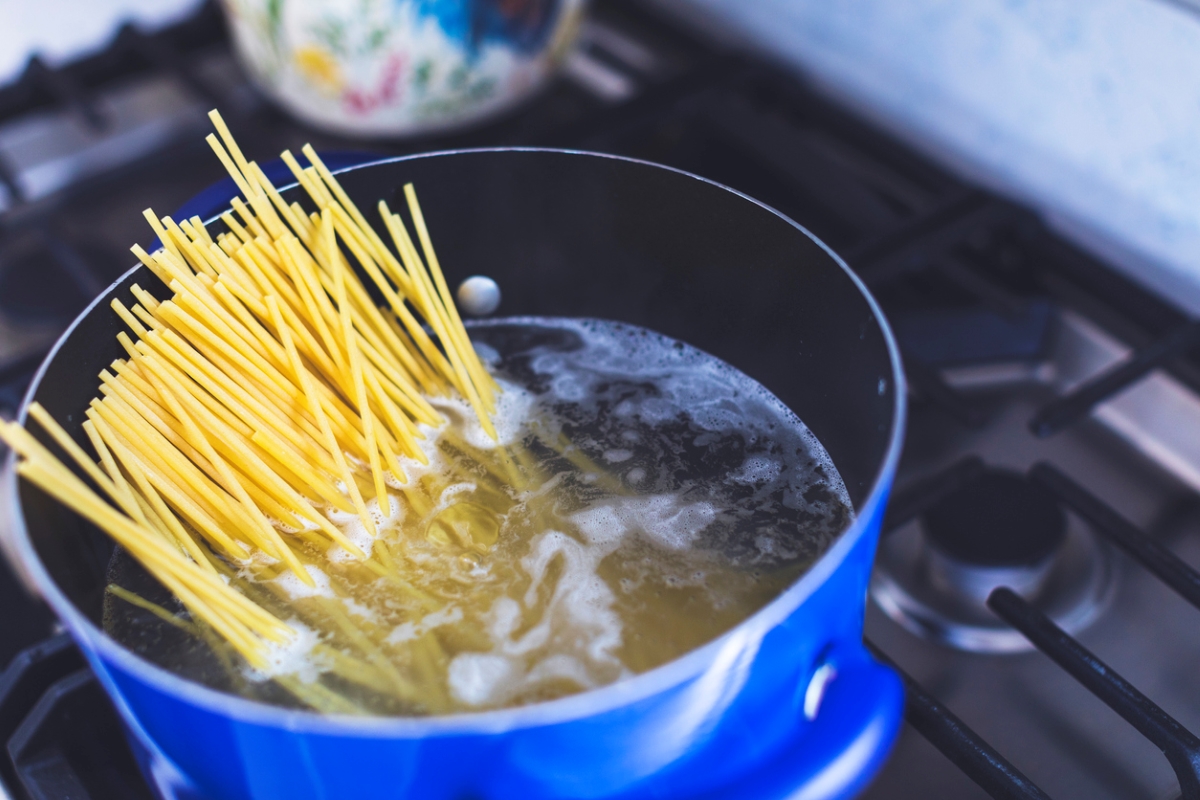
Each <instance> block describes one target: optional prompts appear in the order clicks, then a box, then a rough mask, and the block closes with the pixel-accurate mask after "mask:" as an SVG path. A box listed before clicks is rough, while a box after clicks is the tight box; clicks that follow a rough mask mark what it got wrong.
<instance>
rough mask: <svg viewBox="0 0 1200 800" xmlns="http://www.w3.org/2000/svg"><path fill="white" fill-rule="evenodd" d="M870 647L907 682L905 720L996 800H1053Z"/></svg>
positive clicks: (872, 651)
mask: <svg viewBox="0 0 1200 800" xmlns="http://www.w3.org/2000/svg"><path fill="white" fill-rule="evenodd" d="M866 645H867V648H868V649H869V650H870V651H871V653H872V654H873V655H874V656H875V658H877V659H878V660H879V661H882V662H883V663H885V664H887V665H888V666H890V667H891V668H892V669H894V670H896V672H898V673H900V677H901V678H902V679H903V680H904V696H905V703H904V719H905V720H906V721H907V722H908V724H909V725H911V726H912V727H913V729H914V730H916V731H917V732H918V733H920V734H921V735H922V736H924V737H925V738H926V739H928V740H929V743H930V744H932V745H933V746H934V747H936V748H937V749H938V750H939V751H941V753H942V755H944V756H945V757H946V758H948V759H950V761H951V762H952V763H953V764H954V766H956V767H958V768H959V769H961V770H962V771H963V773H964V774H965V775H966V776H967V777H968V778H970V779H971V780H973V781H975V782H976V783H977V784H979V786H980V788H982V789H983V790H984V791H985V792H987V793H988V794H989V795H991V796H992V797H994V798H996V800H1050V796H1049V795H1047V794H1046V793H1045V792H1044V791H1042V789H1041V788H1040V787H1039V786H1038V785H1037V784H1036V783H1034V782H1033V781H1031V780H1030V779H1029V778H1027V777H1025V775H1024V774H1023V773H1022V772H1021V771H1020V770H1019V769H1017V768H1016V767H1014V766H1013V765H1012V764H1011V763H1009V762H1008V760H1007V759H1005V758H1004V756H1002V755H1000V754H999V753H998V752H996V750H995V749H994V748H993V747H992V746H991V745H990V744H988V743H987V742H986V741H984V740H983V739H982V738H981V737H980V736H979V734H977V733H976V732H975V731H973V730H971V728H970V727H968V726H967V725H966V723H964V722H963V721H962V720H961V719H959V718H958V717H957V716H955V715H954V713H953V712H951V711H950V709H948V708H946V707H945V706H944V705H942V704H941V703H940V702H938V700H937V698H935V697H934V696H933V695H931V694H929V693H928V692H926V691H925V689H924V688H923V687H922V686H921V684H919V683H917V682H916V681H915V680H913V679H912V677H911V676H910V675H909V674H908V673H906V672H905V671H904V670H902V669H900V667H898V666H897V665H896V663H895V662H893V661H892V660H891V659H890V658H888V657H887V656H886V655H884V654H883V653H882V652H881V651H880V650H879V649H878V648H877V647H875V645H874V644H872V643H871V642H869V641H868V642H866Z"/></svg>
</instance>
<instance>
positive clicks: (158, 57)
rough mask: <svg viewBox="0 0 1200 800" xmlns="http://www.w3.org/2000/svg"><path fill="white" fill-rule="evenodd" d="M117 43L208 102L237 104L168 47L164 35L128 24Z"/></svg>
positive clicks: (224, 106)
mask: <svg viewBox="0 0 1200 800" xmlns="http://www.w3.org/2000/svg"><path fill="white" fill-rule="evenodd" d="M116 46H117V47H118V48H123V49H125V50H126V51H128V52H132V53H136V54H137V55H139V56H141V57H142V58H143V59H145V60H146V61H147V62H148V63H149V64H150V65H152V66H153V68H154V69H155V71H158V72H162V73H166V74H168V75H172V76H174V77H175V79H176V80H177V81H179V84H180V85H181V86H183V88H185V89H187V90H188V91H189V92H191V93H192V94H193V95H194V96H195V97H196V98H197V99H199V100H202V101H203V102H204V103H205V104H206V105H209V106H220V107H222V108H229V109H233V108H234V104H232V103H227V102H226V98H225V97H223V96H222V94H221V93H220V92H218V91H217V90H216V88H215V87H213V86H211V85H210V84H209V83H208V82H207V81H205V80H204V79H202V78H201V77H200V76H199V75H198V74H197V73H196V71H195V70H194V69H192V66H191V61H190V60H189V59H186V58H184V57H182V56H181V55H180V52H179V50H177V49H176V48H173V47H170V46H168V44H167V43H166V42H165V41H164V40H163V38H162V37H161V36H158V35H154V34H147V33H144V32H143V31H141V30H138V28H137V27H136V26H134V25H130V24H126V25H125V26H123V27H122V28H121V30H120V32H119V33H118V34H117V41H116Z"/></svg>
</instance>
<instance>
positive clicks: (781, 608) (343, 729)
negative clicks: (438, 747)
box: [0, 147, 908, 738]
mask: <svg viewBox="0 0 1200 800" xmlns="http://www.w3.org/2000/svg"><path fill="white" fill-rule="evenodd" d="M504 152H520V153H555V154H560V155H570V156H585V157H592V158H603V159H612V160H615V161H623V162H627V163H631V164H638V165H642V166H646V167H651V168H654V169H663V170H667V171H669V172H675V173H678V174H679V175H683V176H685V177H688V178H691V179H693V180H697V181H700V182H702V183H706V184H709V185H710V186H714V187H716V188H718V189H723V190H725V191H727V192H730V193H731V194H734V195H737V196H738V197H740V198H742V199H743V200H746V201H748V202H750V203H753V204H754V205H756V206H759V207H760V208H762V209H763V210H764V211H767V212H768V213H771V214H774V215H775V216H777V217H779V218H780V219H782V220H784V221H785V222H787V223H788V224H790V225H792V226H793V227H795V228H796V229H797V230H799V231H800V232H801V233H803V234H804V235H805V236H807V237H808V238H809V239H811V240H812V241H813V242H814V243H816V244H817V245H818V246H819V247H820V248H821V249H822V250H824V251H825V253H826V254H827V255H828V256H829V257H830V258H832V259H833V261H834V263H835V264H837V265H838V266H839V267H841V269H842V270H843V271H844V272H845V273H846V276H847V277H848V278H849V279H850V280H851V281H852V282H853V283H854V285H855V287H857V289H858V291H859V292H860V293H861V294H862V296H863V298H864V299H865V300H866V302H867V305H868V307H869V308H870V309H871V313H872V314H873V315H874V316H875V319H876V321H877V322H878V324H879V327H880V330H881V331H882V333H883V338H884V342H885V344H886V346H887V350H888V355H889V359H890V362H891V367H892V381H893V385H894V392H895V402H894V404H893V408H892V430H891V433H890V435H889V437H888V446H887V451H886V453H885V455H884V458H883V461H882V463H881V464H880V467H879V470H878V471H877V472H876V475H875V479H874V481H873V483H872V485H871V491H870V493H869V494H868V495H867V499H866V501H865V502H864V503H863V505H862V508H860V509H858V510H857V513H856V516H855V519H854V522H853V523H852V524H851V525H850V527H849V528H847V529H846V530H845V531H843V532H842V534H841V535H840V536H839V537H838V539H837V541H836V542H834V544H833V546H832V547H830V548H829V549H828V550H826V551H825V553H824V554H823V555H822V556H821V557H820V558H819V559H818V560H817V562H816V563H815V564H814V565H813V566H812V567H811V568H810V569H809V570H808V571H807V572H805V573H804V574H803V575H802V576H801V577H800V578H799V579H798V580H797V581H796V582H795V583H793V584H792V585H791V586H789V587H788V588H787V589H785V590H784V591H783V592H781V593H780V594H779V596H777V597H776V598H775V599H774V600H772V601H771V602H770V603H768V604H767V605H765V606H763V607H762V608H761V609H759V610H758V611H756V612H755V613H754V614H752V615H751V616H749V617H747V618H746V619H744V620H743V621H742V622H740V623H739V624H738V625H736V626H734V627H733V628H731V629H730V630H728V631H726V632H725V633H723V634H722V635H720V636H718V637H717V638H716V639H714V640H712V641H711V642H708V643H707V644H705V645H702V646H700V647H698V648H696V649H694V650H690V651H688V652H687V653H684V654H683V655H682V656H679V657H678V658H676V659H674V660H672V661H668V662H667V663H666V664H663V665H661V666H659V667H655V668H654V669H651V670H648V671H647V672H643V673H641V674H639V675H635V676H633V677H631V678H626V679H623V680H619V681H617V682H615V683H611V684H608V685H606V686H601V687H598V688H596V689H590V690H587V691H584V692H580V693H578V694H573V695H569V696H567V697H562V698H558V699H556V700H548V701H543V702H540V703H533V704H530V705H526V706H516V707H510V708H500V709H491V710H483V711H472V712H459V713H455V714H444V715H435V716H428V717H359V716H349V715H337V714H320V713H316V712H312V711H304V710H299V709H289V708H284V707H282V706H273V705H268V704H266V703H261V702H258V701H255V700H248V699H245V698H242V697H238V696H236V695H232V694H227V693H225V692H220V691H218V690H216V689H211V688H209V687H207V686H203V685H202V684H199V683H195V682H193V681H190V680H187V679H185V678H181V677H179V676H177V675H175V674H174V673H172V672H170V671H168V670H166V669H164V668H162V667H160V666H158V665H156V664H153V663H151V662H150V661H147V660H146V659H144V658H142V657H141V656H139V655H137V654H135V653H133V652H132V651H130V650H127V649H126V648H124V647H123V646H121V645H120V644H118V643H117V642H116V641H115V640H114V639H112V638H110V637H109V636H108V635H107V634H105V633H104V632H103V631H102V630H100V629H99V628H98V627H96V625H94V624H93V623H92V622H91V620H89V619H88V618H87V616H86V615H84V614H83V613H82V612H81V611H79V609H77V608H76V607H75V606H74V604H72V603H71V601H70V600H68V599H67V598H66V596H65V595H64V594H63V593H62V591H61V590H60V589H59V588H58V586H57V585H56V584H55V583H54V581H53V580H52V579H51V578H50V575H49V573H47V571H46V569H45V567H44V566H43V565H42V563H41V560H40V559H39V558H38V556H37V551H36V550H35V549H34V547H33V543H32V542H31V541H30V539H29V532H28V530H27V529H26V527H25V517H24V514H23V513H22V511H21V505H20V498H19V494H18V491H17V486H18V479H17V475H16V470H15V469H14V468H13V467H14V465H15V458H16V456H15V454H14V453H10V454H9V457H8V462H7V465H6V466H7V469H6V470H5V471H4V481H5V485H4V486H3V487H0V491H4V492H5V493H6V494H7V495H8V498H7V499H8V502H9V507H10V508H11V509H13V511H12V514H13V523H14V530H13V545H14V549H15V551H16V553H17V555H18V556H19V557H20V558H21V560H22V562H23V566H24V567H25V568H26V569H27V570H28V572H29V574H30V576H31V578H32V579H33V582H34V584H35V585H36V587H37V589H38V591H40V592H41V593H42V596H43V597H44V598H45V600H46V601H47V602H48V603H49V604H50V606H51V608H53V609H54V612H55V613H56V614H57V615H58V616H59V619H60V620H62V622H63V624H64V625H65V626H66V628H67V629H68V630H69V631H70V633H71V634H72V636H73V637H75V638H76V639H77V640H83V641H84V642H86V643H87V645H88V647H90V648H91V649H92V651H93V652H94V653H95V654H96V655H97V656H98V657H100V658H101V659H102V660H104V661H107V662H108V663H111V664H113V665H114V666H116V667H118V668H119V669H121V670H124V671H125V672H127V673H129V674H130V675H132V676H133V677H135V678H137V679H138V680H140V681H142V682H144V683H146V684H149V685H150V686H151V687H153V688H154V689H156V690H158V691H161V692H163V693H165V694H169V695H173V696H175V697H177V698H179V699H181V700H184V701H186V702H188V703H190V704H192V705H194V706H197V707H199V708H201V709H204V710H206V711H209V712H211V713H214V714H218V715H221V716H225V717H228V718H232V719H236V720H238V721H240V722H244V723H250V724H256V725H262V726H267V727H272V728H279V729H283V730H288V731H290V732H295V733H303V734H315V735H339V736H347V735H348V736H357V737H366V738H423V737H429V736H448V735H464V734H488V733H501V732H506V731H511V730H518V729H524V728H535V727H541V726H546V725H552V724H558V723H563V722H569V721H572V720H576V719H582V718H586V717H592V716H596V715H598V714H602V713H605V712H608V711H612V710H615V709H618V708H621V707H623V706H627V705H630V704H632V703H636V702H638V701H639V700H644V699H646V698H649V697H652V696H654V695H657V694H661V693H663V692H665V691H666V690H668V689H671V688H673V687H676V686H681V685H683V684H685V683H686V682H688V681H689V680H691V679H694V678H696V677H698V676H699V675H701V674H703V672H704V668H705V667H706V666H708V665H710V664H712V663H714V662H715V661H717V660H718V659H717V655H718V654H719V653H720V652H721V651H722V650H723V649H725V648H726V647H735V648H738V649H740V648H742V647H744V646H745V644H746V642H747V641H750V642H753V641H757V640H759V639H761V638H762V637H763V636H765V634H766V633H767V632H768V631H770V630H771V629H773V628H775V627H776V626H777V625H778V624H779V623H780V622H782V621H783V620H784V619H786V618H787V617H788V616H790V615H791V614H792V612H793V611H795V610H796V609H797V608H799V607H800V605H801V604H802V603H803V602H804V601H805V600H806V599H807V598H808V597H809V596H810V595H812V594H813V593H814V592H815V591H816V589H817V588H818V587H819V586H821V585H822V584H823V583H824V582H825V581H826V580H827V579H828V578H829V577H830V576H831V575H832V574H833V573H834V572H835V571H836V570H837V568H838V567H840V566H841V564H842V562H843V561H845V559H846V557H847V555H848V554H849V553H850V551H851V550H852V549H853V548H854V545H855V544H856V543H857V541H858V539H859V538H860V537H861V536H863V535H864V533H865V531H866V529H867V527H868V525H869V524H870V522H871V521H872V520H873V519H874V518H875V516H876V515H877V514H880V513H881V512H882V508H881V506H882V505H883V503H884V502H885V500H886V496H887V494H888V491H889V489H890V488H891V484H892V479H893V477H894V476H895V472H896V466H897V464H898V462H899V459H900V450H901V447H902V445H903V441H904V427H905V421H906V413H907V407H908V402H907V392H906V383H905V378H904V371H903V366H902V363H901V360H900V351H899V348H898V347H897V345H896V340H895V337H894V335H893V333H892V329H891V326H890V325H889V324H888V322H887V318H886V317H884V315H883V311H882V310H881V309H880V307H879V304H878V303H877V302H876V300H875V298H874V297H873V296H872V295H871V293H870V291H869V290H868V289H867V287H866V285H865V284H864V283H863V282H862V280H861V279H859V277H858V276H857V275H855V274H854V271H853V270H851V269H850V267H849V266H847V264H846V262H845V261H843V260H842V258H841V257H840V256H838V255H837V254H836V253H834V252H833V250H831V249H830V248H829V247H828V246H827V245H826V244H825V243H824V242H822V241H821V240H820V239H818V238H817V237H816V236H814V235H813V234H812V233H811V232H810V231H809V230H808V229H807V228H805V227H804V226H803V225H801V224H800V223H798V222H796V221H795V220H793V219H791V218H789V217H788V216H787V215H785V214H783V213H781V212H779V211H778V210H776V209H774V208H771V207H770V206H768V205H766V204H765V203H762V202H760V201H758V200H755V199H754V198H753V197H750V196H748V195H746V194H744V193H743V192H739V191H737V190H736V189H732V188H730V187H728V186H725V185H724V184H721V183H717V182H716V181H713V180H709V179H708V178H704V177H701V176H699V175H695V174H693V173H691V172H687V171H685V170H681V169H676V168H674V167H669V166H666V165H663V164H656V163H654V162H652V161H644V160H642V159H637V158H628V157H626V156H618V155H612V154H609V153H595V152H590V151H586V150H569V149H559V148H542V147H487V148H467V149H460V150H441V151H435V152H430V153H419V154H414V155H408V156H398V157H394V158H383V159H379V160H376V161H369V162H366V163H362V164H358V165H356V166H350V167H346V168H344V169H341V170H339V171H338V173H337V174H341V173H346V172H353V171H355V170H358V169H369V168H372V167H376V166H379V165H382V164H392V163H398V162H404V161H411V160H415V159H425V158H438V157H446V156H454V155H462V154H471V153H504ZM295 185H296V184H295V183H292V184H288V185H287V186H281V187H280V189H281V190H282V189H285V188H291V187H292V186H295ZM140 267H141V265H140V264H139V265H137V266H134V267H132V268H130V269H129V270H128V271H126V272H125V273H124V274H122V275H121V276H120V277H119V278H117V280H115V281H114V282H113V283H112V285H110V286H109V287H107V288H106V289H105V290H104V291H103V292H102V293H101V294H100V295H98V296H97V297H96V298H95V299H94V300H93V301H92V302H91V303H89V304H88V306H87V308H85V309H84V310H83V311H82V312H81V313H80V314H79V316H78V317H76V319H75V320H74V321H73V322H72V323H71V325H70V326H69V327H68V328H67V329H66V330H65V331H63V333H62V335H61V336H60V337H59V338H58V340H57V341H56V342H55V343H54V346H53V347H52V348H51V349H50V352H49V353H48V354H47V355H46V358H45V360H44V361H43V362H42V364H41V366H39V367H38V370H37V372H36V373H35V375H34V377H33V381H32V382H31V383H30V385H29V389H28V391H27V392H26V395H25V398H24V399H23V400H22V403H21V410H20V413H19V415H18V418H17V420H18V422H20V423H21V424H22V425H23V424H25V420H26V414H27V409H28V406H29V403H30V402H31V401H32V399H33V396H34V394H35V393H36V391H37V388H38V386H39V384H40V383H41V380H42V377H43V376H44V374H45V372H46V369H47V367H48V365H49V364H50V362H51V361H53V359H54V357H55V355H56V354H57V353H58V351H59V349H60V348H61V347H62V345H63V343H64V342H65V341H66V340H67V339H68V338H69V337H70V335H71V333H72V332H73V331H74V330H75V327H76V326H77V325H78V324H79V322H80V320H82V319H83V318H84V317H86V316H87V315H88V314H90V313H91V312H92V310H93V309H94V308H95V307H96V306H97V305H99V304H100V303H102V302H104V301H105V300H106V299H107V298H108V297H109V293H110V292H111V291H112V290H113V289H114V287H116V286H117V285H118V284H120V283H121V282H122V281H123V280H125V279H126V278H127V277H128V276H129V275H130V274H131V273H132V272H134V271H136V270H137V269H139V268H140ZM734 366H737V365H736V364H735V365H734Z"/></svg>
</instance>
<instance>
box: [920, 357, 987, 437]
mask: <svg viewBox="0 0 1200 800" xmlns="http://www.w3.org/2000/svg"><path fill="white" fill-rule="evenodd" d="M903 356H904V358H903V360H904V374H905V377H907V378H908V384H909V388H910V389H913V390H915V391H916V394H917V395H918V396H919V397H922V398H924V399H925V400H928V401H929V402H931V403H934V404H935V405H938V406H941V408H942V410H943V411H945V412H946V413H947V414H949V415H950V416H952V417H954V419H956V420H958V421H959V422H961V423H962V424H963V425H965V426H966V427H968V428H979V427H981V426H982V425H983V423H984V422H986V421H987V417H986V416H985V415H984V413H983V411H982V410H981V409H980V408H979V407H978V406H976V405H974V404H972V403H971V402H970V401H969V400H968V399H967V398H966V397H964V396H963V395H962V394H961V393H960V392H958V391H957V390H956V389H954V388H953V387H951V386H950V384H948V383H946V381H945V380H944V379H943V378H942V376H941V374H940V373H939V372H938V371H937V370H936V369H934V368H932V367H930V366H929V365H927V364H925V363H924V362H923V361H921V360H920V359H918V358H916V357H915V356H910V355H908V354H903Z"/></svg>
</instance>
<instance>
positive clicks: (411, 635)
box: [384, 605, 463, 644]
mask: <svg viewBox="0 0 1200 800" xmlns="http://www.w3.org/2000/svg"><path fill="white" fill-rule="evenodd" d="M462 618H463V612H462V609H461V608H459V607H458V606H456V605H450V606H446V607H445V608H439V609H438V610H437V611H431V612H429V613H428V614H426V615H425V616H423V617H421V619H419V620H417V621H416V622H412V621H409V622H402V623H400V624H399V625H397V626H396V627H395V628H393V629H392V632H391V633H389V634H388V637H387V639H385V640H384V641H386V642H387V643H388V644H401V643H403V642H411V641H412V640H413V639H416V638H417V637H418V636H422V635H423V634H425V633H427V632H429V631H431V630H433V629H434V628H438V627H441V626H442V625H452V624H453V623H455V622H459V621H461V620H462Z"/></svg>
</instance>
